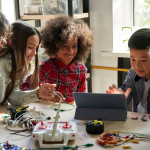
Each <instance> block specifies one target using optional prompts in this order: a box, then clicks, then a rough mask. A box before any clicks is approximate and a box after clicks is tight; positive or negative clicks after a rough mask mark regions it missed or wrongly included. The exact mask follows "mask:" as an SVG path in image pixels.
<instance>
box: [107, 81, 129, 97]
mask: <svg viewBox="0 0 150 150" xmlns="http://www.w3.org/2000/svg"><path fill="white" fill-rule="evenodd" d="M130 92H131V88H128V89H127V90H126V92H124V91H123V90H122V89H120V88H117V87H116V85H115V84H113V85H112V86H109V90H108V91H106V93H109V94H124V95H125V97H126V98H127V97H128V96H129V94H130Z"/></svg>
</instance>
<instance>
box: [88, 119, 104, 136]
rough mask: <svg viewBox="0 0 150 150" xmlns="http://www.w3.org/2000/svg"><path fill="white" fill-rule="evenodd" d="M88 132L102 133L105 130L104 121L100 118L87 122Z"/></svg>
mask: <svg viewBox="0 0 150 150" xmlns="http://www.w3.org/2000/svg"><path fill="white" fill-rule="evenodd" d="M86 132H87V133H90V134H101V133H103V132H104V123H103V122H102V121H100V120H92V121H89V122H87V123H86Z"/></svg>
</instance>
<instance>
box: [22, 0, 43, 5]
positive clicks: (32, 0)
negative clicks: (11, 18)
mask: <svg viewBox="0 0 150 150" xmlns="http://www.w3.org/2000/svg"><path fill="white" fill-rule="evenodd" d="M25 4H26V5H41V0H25Z"/></svg>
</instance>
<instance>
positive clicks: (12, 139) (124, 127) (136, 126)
mask: <svg viewBox="0 0 150 150" xmlns="http://www.w3.org/2000/svg"><path fill="white" fill-rule="evenodd" d="M34 106H35V110H37V111H42V112H43V113H45V114H46V115H47V116H50V117H51V118H52V119H51V121H54V117H55V115H56V111H54V110H53V109H52V108H50V107H51V105H50V103H48V102H39V103H32V104H30V105H29V108H33V107H34ZM65 107H66V106H65ZM67 107H68V108H72V107H71V106H68V105H67ZM8 112H9V111H8V110H7V108H6V106H0V115H1V114H2V113H8ZM74 114H75V108H74V109H73V110H70V111H65V112H60V118H59V121H73V122H76V123H77V130H78V133H77V139H76V140H75V141H69V144H68V145H71V146H75V145H83V144H87V143H93V144H94V146H92V147H85V148H83V147H82V148H79V150H88V149H89V150H104V149H105V148H103V147H101V146H100V145H98V144H97V143H96V139H97V138H98V136H99V135H91V134H88V133H86V130H85V124H84V121H83V120H75V119H74ZM87 115H88V114H87ZM110 115H111V114H110ZM133 115H135V113H132V112H128V117H127V120H126V121H103V122H104V130H105V132H107V131H121V132H134V133H141V134H150V119H149V118H148V120H147V121H142V120H141V117H142V114H137V116H138V118H139V119H138V120H133V119H131V117H132V116H133ZM5 127H6V125H5V124H4V123H3V122H2V121H1V122H0V143H3V142H6V141H8V142H9V143H10V144H15V145H17V146H20V147H24V148H26V149H27V148H39V147H38V142H35V141H34V140H33V139H32V137H31V136H30V137H22V136H18V135H11V134H10V131H7V130H6V129H5ZM125 145H131V146H132V149H133V150H142V149H143V150H149V149H150V143H148V142H142V141H140V142H139V144H134V143H126V144H125ZM110 149H112V150H116V149H121V148H116V147H114V148H110Z"/></svg>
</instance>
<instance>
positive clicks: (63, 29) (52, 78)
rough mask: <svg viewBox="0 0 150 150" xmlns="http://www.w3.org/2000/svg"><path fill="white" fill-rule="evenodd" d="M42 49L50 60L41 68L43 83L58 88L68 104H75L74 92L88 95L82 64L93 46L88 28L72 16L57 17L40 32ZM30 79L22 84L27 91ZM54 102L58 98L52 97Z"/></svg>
mask: <svg viewBox="0 0 150 150" xmlns="http://www.w3.org/2000/svg"><path fill="white" fill-rule="evenodd" d="M41 37H42V41H41V43H42V47H43V48H45V50H46V54H48V56H50V57H49V58H48V59H47V60H44V61H42V62H41V65H40V74H39V78H40V83H50V84H56V85H57V86H56V91H59V92H60V93H61V94H62V95H63V96H64V98H63V100H64V102H66V103H70V104H72V103H73V102H74V98H73V92H85V90H86V72H87V69H86V67H85V65H84V64H83V63H85V62H86V59H87V58H88V55H89V52H90V48H91V46H92V44H93V35H92V32H91V31H90V29H89V27H88V25H87V24H86V23H85V22H84V21H82V20H80V19H73V18H71V17H69V16H65V15H58V16H57V17H55V18H54V19H50V20H49V21H47V23H46V25H45V27H44V28H43V29H42V30H41ZM28 82H29V79H28V80H26V82H25V83H24V84H22V89H28V88H29V87H30V85H29V83H28ZM52 101H53V102H57V101H58V97H53V100H52Z"/></svg>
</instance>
